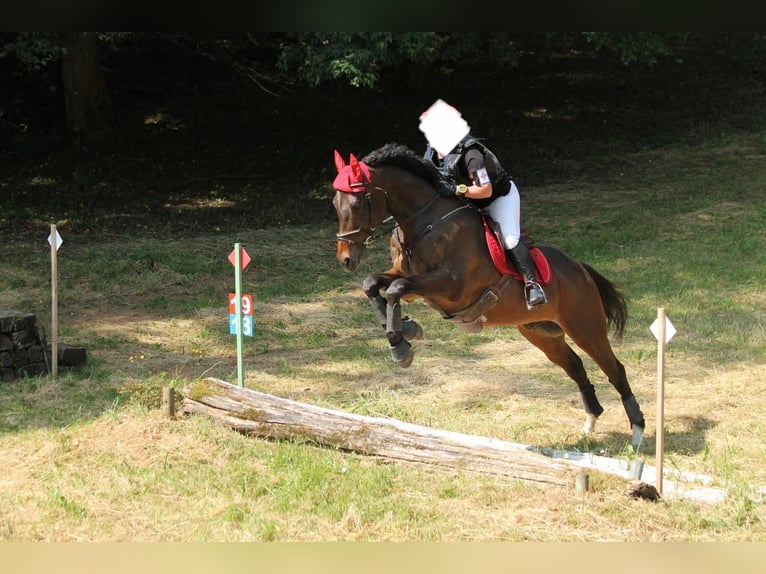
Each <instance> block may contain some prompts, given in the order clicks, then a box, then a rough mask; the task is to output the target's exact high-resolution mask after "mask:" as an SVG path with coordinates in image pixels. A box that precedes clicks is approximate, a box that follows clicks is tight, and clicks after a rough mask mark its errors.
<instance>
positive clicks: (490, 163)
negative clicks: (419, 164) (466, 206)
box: [426, 135, 511, 208]
mask: <svg viewBox="0 0 766 574" xmlns="http://www.w3.org/2000/svg"><path fill="white" fill-rule="evenodd" d="M471 148H473V149H477V150H479V151H480V152H481V154H482V156H483V157H484V167H485V168H486V169H487V174H488V175H489V180H490V181H491V182H492V197H491V198H486V199H476V200H470V201H472V202H474V203H475V204H476V205H477V206H478V207H480V208H483V207H486V206H487V205H489V204H490V203H492V200H493V199H495V198H497V197H500V196H502V195H507V194H508V192H509V191H510V187H511V186H510V180H511V177H510V175H509V174H508V172H507V171H505V169H503V166H502V165H500V161H499V160H498V159H497V156H496V155H495V154H494V153H493V152H492V150H490V149H489V148H488V147H487V146H485V145H484V144H483V143H481V142H480V141H479V140H477V139H476V138H474V137H473V136H471V135H468V136H466V137H465V138H463V140H462V141H461V142H460V143H459V144H458V145H457V147H455V149H454V150H452V152H450V154H449V155H447V156H445V157H444V159H443V160H441V161H440V160H439V159H438V156H437V155H436V153H435V151H434V150H432V149H431V146H428V148H427V149H426V159H429V160H431V161H432V162H433V163H434V164H436V166H437V167H438V168H439V171H441V174H442V179H443V180H445V182H446V183H447V184H449V183H452V184H453V185H454V184H455V183H465V184H474V185H479V182H477V181H473V180H471V178H470V177H469V175H468V167H467V166H466V162H465V154H466V152H467V151H468V150H469V149H471Z"/></svg>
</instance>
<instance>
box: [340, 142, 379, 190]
mask: <svg viewBox="0 0 766 574" xmlns="http://www.w3.org/2000/svg"><path fill="white" fill-rule="evenodd" d="M335 169H336V170H338V175H337V176H336V177H335V181H333V182H332V186H333V187H334V188H335V189H337V190H339V191H345V192H347V193H358V192H360V191H364V190H365V187H366V184H367V183H368V182H369V181H370V168H368V167H367V164H365V163H364V162H363V161H359V160H358V159H356V156H355V155H354V154H353V153H352V154H350V156H349V163H348V165H346V162H345V161H343V158H342V157H341V155H340V153H338V150H335Z"/></svg>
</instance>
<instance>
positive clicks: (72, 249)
mask: <svg viewBox="0 0 766 574" xmlns="http://www.w3.org/2000/svg"><path fill="white" fill-rule="evenodd" d="M765 138H766V135H764V133H763V132H758V131H757V130H756V131H740V132H735V133H728V134H720V135H716V136H710V137H707V138H705V139H704V141H702V142H682V143H678V144H674V145H666V146H661V147H656V148H651V149H646V150H639V151H636V152H634V153H632V154H631V155H628V156H624V157H623V162H622V164H621V165H618V166H615V168H614V169H613V170H608V171H607V172H606V173H603V174H601V175H599V177H597V178H594V179H592V180H577V181H573V182H572V183H570V184H567V183H561V182H558V183H551V184H546V185H539V186H534V185H528V186H526V187H525V188H524V189H523V190H522V194H523V195H522V196H523V200H524V204H523V205H524V219H525V222H526V225H528V226H529V227H531V228H532V232H533V235H534V236H535V238H536V239H537V241H538V243H547V244H551V245H555V246H557V247H560V248H562V249H563V250H564V251H566V252H568V253H569V254H571V255H573V256H575V257H576V258H578V259H582V260H584V261H586V262H588V263H590V264H592V265H593V266H594V267H595V268H596V269H598V270H599V271H600V272H602V273H603V274H604V275H605V276H607V277H609V278H610V279H612V280H613V281H615V282H616V283H617V284H618V285H619V286H620V287H621V288H622V289H623V290H624V291H625V293H626V295H627V297H628V301H629V308H630V320H629V323H628V328H627V332H626V335H625V338H624V340H623V341H622V342H619V343H615V349H616V352H617V354H618V356H619V357H620V359H621V360H622V362H623V363H624V364H625V366H626V369H627V372H628V376H629V378H630V381H631V385H632V386H633V389H634V392H635V394H636V396H637V398H638V400H639V402H640V403H641V405H642V407H643V410H644V413H645V414H646V415H647V435H646V437H645V443H644V446H643V447H642V448H643V450H642V454H643V456H645V457H646V459H647V462H649V463H650V464H651V463H653V457H654V431H653V425H654V412H655V382H656V342H655V340H654V337H653V336H652V335H651V333H650V332H649V325H650V324H651V323H652V321H653V320H654V318H655V317H656V312H657V308H658V307H665V308H666V310H667V313H668V316H669V318H670V319H671V321H672V322H673V324H674V325H675V327H676V328H677V330H678V333H677V335H676V336H675V338H674V339H673V340H672V341H671V343H670V344H669V345H668V351H667V357H666V405H665V416H666V423H665V424H666V428H665V432H666V438H665V448H666V461H665V466H666V468H668V467H670V468H673V469H679V470H683V471H688V472H697V473H703V474H706V475H709V476H711V477H713V479H714V486H716V487H717V488H721V489H723V490H724V491H725V492H726V494H727V497H726V499H725V501H724V502H721V503H718V504H706V503H699V502H694V501H689V500H684V499H673V498H670V497H668V498H666V499H663V500H662V501H660V502H658V503H651V502H647V501H644V500H635V499H632V498H629V497H627V496H625V494H624V492H623V489H622V488H620V487H619V483H615V482H613V481H610V480H609V479H607V478H603V477H602V478H597V479H595V480H594V481H593V483H592V489H591V491H590V492H589V493H587V494H586V495H584V496H575V495H574V493H573V491H572V490H568V489H561V488H552V487H541V486H536V485H530V484H528V483H523V482H519V481H514V480H511V479H507V478H502V477H497V476H485V475H480V474H472V473H467V472H457V471H452V470H444V469H440V468H431V467H423V466H412V465H407V464H391V463H387V462H383V461H379V460H375V459H369V458H366V457H362V456H359V455H356V454H353V453H347V452H341V451H339V450H337V449H332V448H326V447H319V446H315V445H311V444H292V443H285V442H267V441H262V440H258V439H253V438H248V437H246V436H242V435H240V434H237V433H235V432H233V431H231V430H229V429H227V428H225V427H222V426H219V425H217V424H214V423H212V422H211V421H209V420H206V419H204V418H200V417H190V418H181V419H179V420H168V419H165V418H163V417H162V415H161V412H160V408H159V407H160V397H161V389H162V388H163V387H164V386H174V387H176V388H181V387H183V386H185V385H187V384H189V383H190V382H192V381H194V380H195V379H196V378H198V377H202V376H214V377H218V378H221V379H224V380H228V381H230V382H235V381H236V354H235V339H234V337H232V336H231V335H229V332H228V315H227V305H226V301H227V294H228V293H229V292H230V291H233V277H234V276H233V269H232V267H231V265H230V264H229V262H228V261H227V256H228V254H229V252H230V251H231V249H232V248H233V245H234V243H235V242H242V244H243V245H244V247H245V249H246V250H247V251H248V253H249V254H250V255H251V257H252V263H251V264H250V266H249V267H248V269H247V270H246V271H245V273H244V291H245V292H249V293H253V294H254V296H255V299H256V303H255V333H254V336H253V337H252V338H246V340H245V366H246V386H248V387H250V388H253V389H256V390H260V391H263V392H267V393H271V394H275V395H278V396H284V397H288V398H291V399H294V400H298V401H303V402H307V403H312V404H317V405H322V406H327V407H331V408H337V409H343V410H348V411H351V412H355V413H359V414H365V415H374V416H384V417H393V418H396V419H399V420H403V421H408V422H412V423H416V424H421V425H428V426H431V427H435V428H440V429H448V430H454V431H459V432H465V433H471V434H479V435H483V436H489V437H494V438H499V439H504V440H510V441H516V442H523V443H526V444H531V445H535V446H539V447H551V448H566V449H579V450H582V451H587V452H592V453H603V454H606V455H607V456H613V457H630V456H631V454H630V453H629V452H627V448H626V447H627V443H628V441H629V432H628V431H629V429H628V428H627V427H628V424H627V421H626V419H625V415H624V411H623V409H622V406H621V404H620V401H619V397H618V396H617V394H616V393H615V392H614V390H613V389H612V388H611V387H610V385H609V384H608V382H607V381H606V380H604V378H603V376H601V374H600V373H599V372H598V371H597V370H596V368H595V365H593V363H592V361H590V360H589V359H587V358H585V365H586V368H587V369H588V370H589V372H590V373H591V377H592V379H593V381H594V384H595V385H596V388H597V392H598V394H599V397H600V399H601V401H602V403H603V404H604V407H605V408H606V412H605V413H604V414H603V416H602V417H601V418H600V419H599V423H598V425H597V432H596V433H595V435H593V436H591V437H589V438H583V437H582V436H581V435H580V434H579V429H580V427H581V424H582V419H583V412H582V409H581V406H580V402H579V396H578V394H577V392H576V388H575V386H574V384H573V383H571V381H569V379H568V378H566V376H565V375H564V373H563V372H561V371H560V370H559V369H558V368H557V367H555V366H554V365H552V364H550V363H548V362H547V361H546V359H545V357H544V356H543V355H542V354H541V353H540V351H538V350H537V349H535V348H533V347H531V346H530V345H529V344H528V343H527V342H526V341H525V340H523V339H522V338H521V337H520V336H519V335H518V334H517V333H516V331H515V330H513V329H500V328H488V329H485V330H484V331H483V332H482V333H481V334H478V335H468V334H464V333H462V332H461V331H459V330H458V329H456V328H455V327H454V326H452V325H451V324H449V323H447V322H445V321H443V320H442V319H441V318H440V317H439V316H438V314H436V313H435V312H433V311H432V310H430V309H429V308H428V307H426V306H425V305H423V304H422V303H420V302H414V303H411V304H409V305H408V306H407V309H406V312H407V313H408V314H410V315H412V316H413V317H415V318H417V319H418V321H419V322H421V324H422V325H423V326H424V329H425V339H424V340H423V341H420V342H418V343H417V345H416V354H415V361H414V363H413V365H412V367H411V368H410V369H407V370H402V369H399V368H398V367H396V366H395V365H393V364H392V363H391V361H390V359H389V358H388V350H387V343H386V341H385V339H384V337H383V336H382V333H381V332H380V329H379V326H377V325H376V324H375V323H376V322H375V321H374V320H373V317H372V315H371V312H370V310H369V305H368V303H367V301H366V299H365V297H364V296H363V294H362V292H361V289H360V285H361V280H362V278H363V276H364V275H365V273H367V272H369V271H372V270H378V269H382V268H383V267H385V266H386V263H387V261H386V258H387V248H386V245H384V243H385V242H381V243H379V244H377V245H374V246H373V247H371V248H370V250H369V251H368V253H367V254H366V258H365V260H364V263H363V266H362V269H360V270H359V271H357V272H355V273H354V274H346V273H343V272H342V271H341V270H340V268H339V266H338V265H337V262H336V261H335V259H334V242H333V239H334V233H335V221H334V220H327V221H326V222H322V223H316V224H308V225H288V226H282V227H267V228H252V229H240V230H239V231H238V232H237V233H232V232H229V231H226V230H223V231H217V232H213V233H197V234H195V235H194V236H192V237H189V236H184V237H161V236H158V235H156V234H145V235H142V234H141V233H133V234H130V235H128V234H114V235H112V236H106V237H102V238H99V239H98V240H97V241H94V240H92V239H91V238H90V237H89V236H87V235H80V236H78V235H73V236H68V235H67V228H66V224H64V225H62V226H61V229H60V232H61V234H62V236H63V238H64V243H63V245H62V247H61V249H60V251H59V273H60V277H59V285H60V294H59V320H60V339H61V340H62V341H64V342H68V343H70V344H77V345H82V346H84V347H86V348H87V351H88V355H89V361H88V364H87V366H86V367H84V368H80V369H77V370H73V371H66V370H64V372H62V373H60V375H59V377H58V378H57V379H56V380H54V379H52V378H51V377H43V378H39V379H38V378H33V379H26V380H20V381H16V382H12V383H3V384H2V385H0V468H2V469H3V472H2V476H1V477H0V509H1V510H0V540H4V541H77V540H83V541H84V540H88V541H128V540H131V541H330V540H343V541H384V540H388V541H755V540H764V539H766V524H765V523H764V520H765V519H766V513H765V511H764V506H763V501H762V500H761V498H760V495H759V493H758V491H757V488H758V487H760V486H765V485H766V462H764V461H766V457H765V456H764V455H765V454H766V453H765V452H764V441H763V437H764V432H766V384H764V383H765V381H766V376H765V375H766V369H764V359H765V358H766V356H765V355H766V344H765V343H766V340H765V339H766V331H765V329H764V325H766V311H764V309H765V307H764V302H765V299H766V295H765V294H764V290H763V285H764V281H765V280H766V265H764V263H766V261H764V250H765V248H766V237H765V236H764V233H763V231H762V222H763V220H764V216H766V199H765V198H764V193H763V191H764V181H766V153H765V152H766V139H765ZM584 161H585V162H587V161H588V158H584ZM328 183H329V182H328ZM328 193H329V190H328ZM47 233H48V230H47V229H45V228H41V229H40V237H39V238H38V239H37V240H34V241H26V240H17V241H13V242H10V243H6V244H4V245H0V308H11V309H19V310H26V311H31V312H34V313H36V314H37V316H38V320H39V321H40V322H41V323H42V324H44V325H49V321H50V287H49V285H50V277H49V262H48V256H49V252H48V250H47V244H46V243H45V237H47Z"/></svg>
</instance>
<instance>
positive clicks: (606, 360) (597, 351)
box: [567, 324, 646, 449]
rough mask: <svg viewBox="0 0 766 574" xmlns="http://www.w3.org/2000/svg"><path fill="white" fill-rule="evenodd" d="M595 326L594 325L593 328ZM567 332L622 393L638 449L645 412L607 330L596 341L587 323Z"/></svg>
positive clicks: (634, 443)
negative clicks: (615, 352) (613, 347)
mask: <svg viewBox="0 0 766 574" xmlns="http://www.w3.org/2000/svg"><path fill="white" fill-rule="evenodd" d="M595 328H596V327H595V325H594V326H593V329H595ZM602 328H603V327H602ZM567 334H568V335H569V336H570V337H571V338H572V340H573V341H574V342H575V344H577V346H578V347H580V348H581V349H582V350H583V351H585V352H586V353H588V355H589V356H590V357H591V358H592V359H593V360H594V361H595V362H596V364H597V365H598V366H599V368H600V369H601V370H602V371H603V372H604V374H605V375H606V376H607V378H608V379H609V382H610V383H611V384H612V386H613V387H614V388H615V389H616V390H617V392H618V393H619V394H620V398H621V399H622V406H623V408H624V409H625V414H627V415H628V421H630V425H631V430H632V431H633V438H632V440H631V444H632V445H633V448H634V449H637V448H638V447H639V446H640V444H641V440H642V438H643V435H644V427H645V426H646V421H645V420H644V413H642V412H641V407H639V406H638V401H637V400H636V397H635V395H634V394H633V391H632V390H631V388H630V384H629V383H628V376H627V374H626V373H625V367H624V366H623V364H622V363H621V362H620V361H619V360H618V359H617V357H616V356H615V354H614V351H613V350H612V346H611V345H610V344H609V339H608V337H607V334H606V332H604V333H603V336H601V337H597V338H596V339H595V340H596V342H595V343H594V342H593V340H594V337H593V331H590V332H589V331H588V326H587V325H583V324H578V325H577V326H576V327H573V328H571V329H568V330H567Z"/></svg>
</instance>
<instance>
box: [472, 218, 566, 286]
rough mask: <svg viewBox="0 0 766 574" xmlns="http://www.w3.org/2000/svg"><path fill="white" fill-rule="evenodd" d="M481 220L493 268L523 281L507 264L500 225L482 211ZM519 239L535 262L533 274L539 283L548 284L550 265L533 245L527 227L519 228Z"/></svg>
mask: <svg viewBox="0 0 766 574" xmlns="http://www.w3.org/2000/svg"><path fill="white" fill-rule="evenodd" d="M482 222H483V223H484V236H485V238H486V240H487V249H489V254H490V256H491V257H492V262H493V263H494V264H495V268H496V269H497V270H498V271H499V272H500V273H502V274H503V275H510V276H512V277H513V278H514V279H517V280H518V281H523V280H524V279H523V277H522V276H521V274H520V273H519V272H518V271H517V270H516V268H515V267H513V266H510V265H508V259H507V258H506V256H505V246H504V245H503V240H502V236H501V235H500V226H499V225H498V224H497V222H496V221H495V220H494V219H492V218H491V217H490V216H489V215H488V214H486V213H482ZM521 241H524V242H525V243H526V244H527V247H528V248H529V254H530V255H531V256H532V261H533V262H534V264H535V276H536V277H537V282H538V283H540V285H548V284H549V283H550V282H551V277H552V273H551V265H550V263H549V262H548V258H547V257H545V254H544V253H543V252H542V251H541V250H540V248H539V247H537V246H536V245H535V242H534V240H533V239H532V238H531V236H530V234H529V229H522V230H521Z"/></svg>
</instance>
